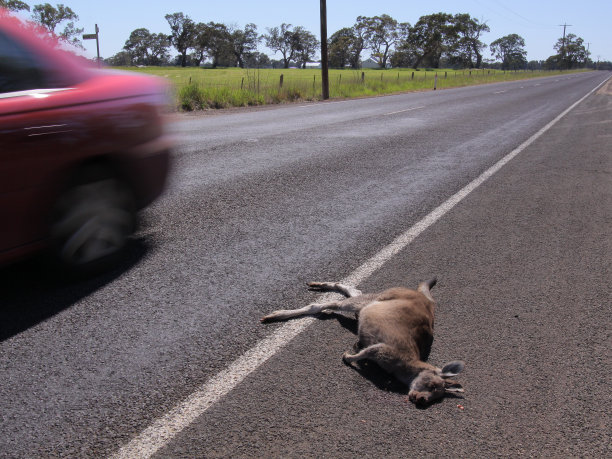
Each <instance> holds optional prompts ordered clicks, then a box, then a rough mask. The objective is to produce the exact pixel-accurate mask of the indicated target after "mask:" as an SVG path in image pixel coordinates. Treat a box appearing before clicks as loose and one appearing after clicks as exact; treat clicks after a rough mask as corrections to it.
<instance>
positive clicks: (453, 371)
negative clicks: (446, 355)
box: [440, 360, 465, 378]
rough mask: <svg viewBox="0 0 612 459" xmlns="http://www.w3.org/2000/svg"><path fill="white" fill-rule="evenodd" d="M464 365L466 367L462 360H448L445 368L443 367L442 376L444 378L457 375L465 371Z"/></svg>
mask: <svg viewBox="0 0 612 459" xmlns="http://www.w3.org/2000/svg"><path fill="white" fill-rule="evenodd" d="M463 367H465V364H464V363H463V362H462V361H461V360H454V361H452V362H448V363H447V364H446V365H444V368H442V374H441V375H440V376H442V377H443V378H451V377H453V376H457V375H458V374H459V373H461V372H462V371H463Z"/></svg>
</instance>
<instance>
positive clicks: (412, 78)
mask: <svg viewBox="0 0 612 459" xmlns="http://www.w3.org/2000/svg"><path fill="white" fill-rule="evenodd" d="M410 79H411V80H414V72H412V77H411V78H410Z"/></svg>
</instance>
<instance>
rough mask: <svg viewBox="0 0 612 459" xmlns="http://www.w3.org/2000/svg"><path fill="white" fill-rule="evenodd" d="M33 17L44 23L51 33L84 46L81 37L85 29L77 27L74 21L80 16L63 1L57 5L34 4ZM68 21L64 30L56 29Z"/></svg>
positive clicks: (36, 20) (73, 43)
mask: <svg viewBox="0 0 612 459" xmlns="http://www.w3.org/2000/svg"><path fill="white" fill-rule="evenodd" d="M32 19H34V21H35V22H37V23H38V24H40V25H42V26H43V27H44V28H45V29H47V30H48V31H49V32H50V33H53V34H55V35H57V36H58V37H59V38H60V39H62V40H64V41H66V42H68V43H70V44H72V45H75V46H78V47H81V48H82V47H83V45H82V44H81V39H80V38H79V37H80V36H81V34H82V33H83V29H82V28H81V29H79V28H77V27H75V25H74V21H78V19H79V17H78V16H77V14H76V13H75V12H74V11H72V9H71V8H69V7H67V6H64V5H63V4H61V3H60V4H58V5H57V7H55V6H53V5H51V4H50V3H43V4H40V5H34V8H33V9H32ZM66 21H69V22H68V23H67V24H66V25H65V26H64V30H62V31H61V32H59V33H58V32H57V31H56V30H55V29H56V28H57V26H59V25H60V24H61V23H63V22H66Z"/></svg>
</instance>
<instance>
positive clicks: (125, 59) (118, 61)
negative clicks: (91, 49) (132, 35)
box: [104, 50, 134, 67]
mask: <svg viewBox="0 0 612 459" xmlns="http://www.w3.org/2000/svg"><path fill="white" fill-rule="evenodd" d="M104 62H105V63H106V64H107V65H110V66H112V67H126V66H129V65H134V57H133V56H132V54H131V53H130V52H129V51H125V50H124V51H119V52H118V53H117V54H115V55H114V56H111V57H109V58H107V59H104Z"/></svg>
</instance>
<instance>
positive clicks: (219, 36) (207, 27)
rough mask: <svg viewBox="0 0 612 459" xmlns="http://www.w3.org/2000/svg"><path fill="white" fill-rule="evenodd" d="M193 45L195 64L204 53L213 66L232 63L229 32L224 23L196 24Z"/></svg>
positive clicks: (199, 61) (198, 63)
mask: <svg viewBox="0 0 612 459" xmlns="http://www.w3.org/2000/svg"><path fill="white" fill-rule="evenodd" d="M193 47H194V49H195V51H196V53H195V54H194V55H193V56H192V58H193V60H194V62H195V64H196V65H197V66H199V65H200V63H201V62H202V60H203V58H204V56H205V55H206V56H208V57H210V58H211V59H212V66H213V68H217V67H218V66H219V65H226V66H230V65H233V63H234V62H233V61H234V59H233V51H232V43H231V37H230V32H229V30H228V29H227V26H226V25H225V24H221V23H218V22H209V23H208V24H202V23H199V24H197V26H196V36H195V39H194V44H193Z"/></svg>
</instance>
